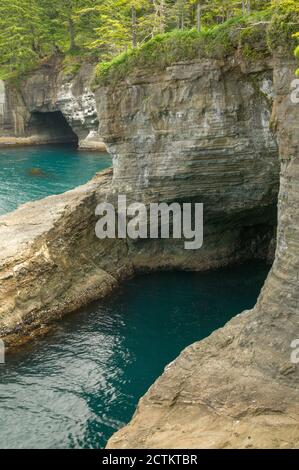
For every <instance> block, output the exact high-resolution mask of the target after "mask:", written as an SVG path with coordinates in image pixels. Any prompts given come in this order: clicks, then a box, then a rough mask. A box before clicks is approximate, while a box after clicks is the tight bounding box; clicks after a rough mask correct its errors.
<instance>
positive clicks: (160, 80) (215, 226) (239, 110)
mask: <svg viewBox="0 0 299 470" xmlns="http://www.w3.org/2000/svg"><path fill="white" fill-rule="evenodd" d="M96 101H97V104H98V116H99V121H100V126H99V133H100V135H102V136H103V139H104V140H105V142H106V143H107V145H108V148H109V152H110V154H111V155H112V157H113V168H114V170H113V181H112V194H127V197H128V198H131V199H132V200H134V201H140V200H141V201H146V202H150V201H154V202H158V201H167V202H171V201H178V202H183V201H185V202H188V201H189V202H190V201H191V202H192V201H196V202H202V203H204V232H205V233H204V246H203V248H202V249H201V250H198V251H197V252H194V251H189V252H187V251H186V250H184V249H183V247H182V243H181V242H177V243H169V241H167V243H165V244H164V245H161V242H160V241H159V242H158V243H155V242H154V241H153V240H150V241H149V242H147V241H144V242H143V245H142V256H140V257H139V258H138V260H137V261H136V262H137V263H139V268H148V267H149V266H152V267H153V268H161V267H171V268H173V267H177V268H187V269H208V268H211V267H217V266H223V265H225V264H228V263H231V262H233V261H235V262H236V261H240V260H244V259H247V258H248V257H252V256H255V255H256V254H258V255H261V254H263V256H264V257H266V256H267V247H268V246H269V240H270V239H271V238H272V237H273V233H274V231H273V229H274V227H275V225H276V202H277V193H278V183H279V177H278V174H279V160H278V151H277V144H276V141H275V138H274V136H273V134H272V132H271V129H270V125H269V123H270V116H271V111H272V104H273V65H272V59H268V60H263V61H261V62H255V63H251V64H248V63H245V62H244V61H240V60H238V58H236V57H233V58H231V59H230V60H226V61H225V62H224V61H223V60H212V59H201V60H197V61H192V62H189V63H178V64H174V65H173V66H172V67H169V68H167V69H166V71H164V72H159V71H157V72H155V73H152V72H150V73H149V72H146V71H137V72H135V73H132V74H131V75H129V76H128V77H127V80H126V82H122V83H121V84H118V85H117V86H116V87H112V86H108V87H101V88H99V89H98V90H97V91H96ZM257 247H259V249H258V250H257ZM257 251H259V253H257ZM158 253H159V256H157V254H158Z"/></svg>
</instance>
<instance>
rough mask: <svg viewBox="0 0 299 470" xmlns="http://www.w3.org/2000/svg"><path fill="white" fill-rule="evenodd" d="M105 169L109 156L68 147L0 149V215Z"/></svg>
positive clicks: (63, 189) (58, 191)
mask: <svg viewBox="0 0 299 470" xmlns="http://www.w3.org/2000/svg"><path fill="white" fill-rule="evenodd" d="M109 166H111V158H110V157H109V155H107V154H101V153H97V152H88V151H81V152H80V151H78V150H76V148H75V147H73V146H71V145H59V146H56V145H51V146H40V147H22V148H9V149H7V148H5V149H4V148H0V215H2V214H5V213H6V212H10V211H12V210H14V209H16V208H17V207H18V206H19V205H20V204H23V203H24V202H28V201H32V200H35V199H41V198H43V197H46V196H49V195H51V194H59V193H63V192H64V191H68V190H69V189H73V188H75V187H76V186H79V185H80V184H83V183H86V182H87V181H88V180H89V179H90V178H91V177H92V176H94V175H95V173H96V172H97V171H100V170H103V169H104V168H107V167H109Z"/></svg>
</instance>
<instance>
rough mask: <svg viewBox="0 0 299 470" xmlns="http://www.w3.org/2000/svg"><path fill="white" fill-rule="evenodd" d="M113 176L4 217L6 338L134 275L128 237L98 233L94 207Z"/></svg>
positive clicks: (0, 311) (1, 280) (0, 233)
mask: <svg viewBox="0 0 299 470" xmlns="http://www.w3.org/2000/svg"><path fill="white" fill-rule="evenodd" d="M110 181H111V170H106V171H104V172H102V173H100V174H98V175H97V176H95V177H94V179H92V180H91V181H90V182H89V183H87V184H86V185H83V186H80V187H78V188H76V189H74V190H72V191H68V192H66V193H64V194H62V195H59V196H50V197H48V198H46V199H42V200H41V201H35V202H32V203H27V204H24V205H23V206H22V207H21V208H20V209H18V210H16V211H14V212H12V213H10V214H8V215H7V216H2V217H0V299H1V301H0V336H1V337H2V338H5V342H6V345H7V346H10V345H11V344H15V343H18V342H20V341H21V342H22V341H23V340H26V339H28V336H29V335H32V334H34V330H35V329H36V328H41V327H44V326H45V325H47V324H48V323H49V321H52V320H53V319H56V318H59V317H60V316H61V315H62V314H64V313H67V312H71V311H74V310H76V309H77V308H79V307H81V306H82V305H85V304H87V303H88V302H90V301H92V300H94V299H95V298H101V297H102V296H104V295H107V294H108V293H109V292H111V290H112V289H113V288H115V287H116V285H117V283H118V281H119V280H120V279H121V278H122V277H123V276H128V275H130V261H129V260H127V247H126V244H125V241H124V240H119V241H117V240H106V241H102V242H100V241H99V240H98V239H97V238H96V236H95V231H94V227H95V224H96V217H95V214H94V212H95V207H96V205H97V204H98V203H99V202H101V201H103V200H105V198H106V193H107V188H108V187H109V185H110Z"/></svg>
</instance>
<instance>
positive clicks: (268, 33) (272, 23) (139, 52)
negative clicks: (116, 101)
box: [93, 0, 299, 88]
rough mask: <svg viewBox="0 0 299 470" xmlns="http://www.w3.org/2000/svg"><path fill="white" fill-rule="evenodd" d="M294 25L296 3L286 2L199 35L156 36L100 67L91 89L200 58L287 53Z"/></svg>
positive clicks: (298, 12)
mask: <svg viewBox="0 0 299 470" xmlns="http://www.w3.org/2000/svg"><path fill="white" fill-rule="evenodd" d="M296 5H297V6H296ZM298 22H299V6H298V4H297V0H294V1H293V0H288V1H287V2H286V3H285V4H284V3H283V4H281V5H279V6H277V7H275V8H270V9H267V10H265V11H261V12H257V13H254V14H252V15H247V16H238V17H235V18H232V19H230V20H228V21H226V22H225V23H223V24H221V25H217V26H214V27H213V28H210V29H203V30H202V31H201V32H198V31H196V30H195V29H191V30H175V31H172V32H170V33H166V34H160V35H158V36H156V37H154V38H153V39H151V40H149V41H148V42H147V43H145V44H143V45H142V46H140V47H138V48H136V49H130V50H128V51H126V52H124V53H122V54H120V55H119V56H117V57H115V58H114V59H112V60H111V61H110V62H104V63H100V64H99V65H98V66H97V69H96V78H95V81H94V84H93V86H94V88H95V87H97V86H99V85H105V84H108V83H109V84H115V83H117V82H118V81H121V80H124V79H125V77H126V76H127V75H128V74H130V73H132V72H134V70H146V69H149V70H150V69H155V70H160V71H163V70H164V69H165V68H166V67H168V66H170V65H172V64H174V63H176V62H180V61H188V60H193V59H199V58H201V57H206V58H215V59H220V58H225V57H227V56H229V55H231V54H233V53H234V52H235V51H237V50H238V51H239V53H240V54H241V55H242V56H243V58H244V59H245V60H246V59H248V60H258V59H261V58H264V57H266V56H267V55H269V54H270V53H272V52H273V50H276V49H277V48H278V47H280V48H283V49H285V51H288V53H291V51H292V50H293V49H294V47H295V45H294V44H295V42H296V40H295V39H294V38H292V34H293V33H294V32H296V31H298V29H299V28H298Z"/></svg>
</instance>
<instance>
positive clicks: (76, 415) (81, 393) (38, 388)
mask: <svg viewBox="0 0 299 470" xmlns="http://www.w3.org/2000/svg"><path fill="white" fill-rule="evenodd" d="M267 272H268V267H267V266H266V265H264V264H263V263H260V262H253V263H250V264H247V265H246V266H239V267H234V268H230V269H223V270H219V271H215V272H208V273H175V272H167V273H156V274H150V275H143V276H139V277H137V278H135V279H133V280H130V281H128V282H126V283H125V284H124V285H123V286H122V287H121V288H120V290H119V291H118V292H116V293H114V294H113V296H112V297H111V298H109V299H106V300H105V301H101V302H97V303H94V304H92V305H91V306H90V307H89V308H87V309H84V310H82V311H81V312H79V313H76V314H73V315H70V316H69V317H67V318H65V319H64V320H62V321H61V322H60V323H59V324H58V326H57V328H56V330H55V331H54V332H53V333H51V334H49V335H48V336H46V337H44V338H42V339H39V340H38V341H37V342H35V343H34V344H32V345H30V346H27V347H25V348H24V350H22V351H21V352H19V353H17V354H14V355H13V356H10V357H8V358H7V363H6V365H5V366H1V365H0V447H1V448H100V447H103V446H104V445H105V443H106V441H107V439H108V438H109V436H110V435H111V434H112V433H113V432H114V431H116V430H117V429H118V428H120V427H121V426H123V425H124V424H125V423H127V422H128V421H129V419H130V418H131V416H132V414H133V412H134V409H135V407H136V404H137V401H138V399H139V398H140V396H141V395H143V394H144V392H145V391H146V390H147V389H148V387H149V386H150V385H151V384H152V383H153V381H154V380H155V379H156V378H157V377H158V376H159V375H160V374H161V372H162V371H163V368H164V367H165V365H166V364H168V363H169V362H170V361H172V360H173V359H174V358H175V357H176V356H177V355H178V354H179V352H180V351H181V350H182V349H183V348H184V347H185V346H187V345H189V344H190V343H192V342H194V341H196V340H199V339H201V338H204V337H206V336H208V335H209V334H210V333H211V332H212V331H213V330H215V329H216V328H218V327H221V326H222V325H224V324H225V323H226V322H227V321H228V320H229V319H230V318H231V317H233V316H234V315H236V314H237V313H239V312H241V311H242V310H244V309H247V308H250V307H251V306H253V305H254V303H255V301H256V299H257V296H258V293H259V291H260V289H261V286H262V284H263V281H264V279H265V277H266V275H267Z"/></svg>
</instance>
